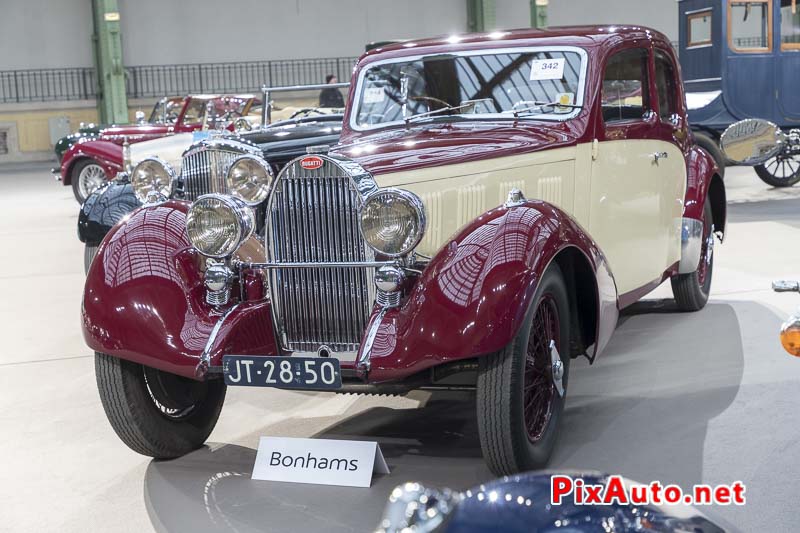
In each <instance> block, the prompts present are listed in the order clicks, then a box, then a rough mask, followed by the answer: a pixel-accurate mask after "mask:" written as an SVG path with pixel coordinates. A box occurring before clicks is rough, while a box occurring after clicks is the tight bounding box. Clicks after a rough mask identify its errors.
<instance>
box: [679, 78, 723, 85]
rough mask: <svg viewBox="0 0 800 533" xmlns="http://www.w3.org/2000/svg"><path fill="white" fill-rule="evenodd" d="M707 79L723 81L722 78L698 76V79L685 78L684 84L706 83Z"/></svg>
mask: <svg viewBox="0 0 800 533" xmlns="http://www.w3.org/2000/svg"><path fill="white" fill-rule="evenodd" d="M707 81H722V78H698V79H696V80H683V83H684V85H685V84H687V83H705V82H707Z"/></svg>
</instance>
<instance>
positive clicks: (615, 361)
mask: <svg viewBox="0 0 800 533" xmlns="http://www.w3.org/2000/svg"><path fill="white" fill-rule="evenodd" d="M720 333H721V334H720ZM743 367H744V355H743V349H742V340H741V334H740V328H739V322H738V319H737V316H736V313H735V312H734V310H733V308H732V307H731V306H730V305H728V304H722V303H714V304H710V305H709V306H707V307H706V309H705V310H703V311H702V312H701V313H691V314H684V313H676V312H673V311H672V310H670V308H669V305H668V304H667V303H666V302H662V301H660V300H650V301H645V302H642V303H640V304H637V305H636V306H634V307H633V308H631V309H630V310H628V311H627V312H626V313H625V315H624V316H623V320H621V323H620V325H619V327H618V329H617V331H616V332H615V335H614V337H613V338H612V340H611V343H610V345H609V346H608V349H607V350H606V352H605V354H604V355H603V356H602V357H601V358H599V359H598V361H597V362H596V364H595V365H593V366H592V367H590V366H589V365H588V363H586V362H585V360H583V359H579V360H574V361H573V362H572V368H571V374H570V393H569V397H568V401H567V409H566V411H565V418H564V424H563V427H562V433H561V437H560V440H559V443H558V447H557V450H556V452H555V454H554V456H553V458H552V461H551V465H550V466H551V468H553V469H575V468H578V469H594V470H601V471H607V472H611V473H620V474H623V475H625V476H627V477H629V478H632V479H637V480H640V481H645V482H649V481H651V480H655V479H659V480H661V481H663V482H665V483H679V484H680V485H682V486H684V487H688V486H691V485H692V484H694V483H698V482H700V481H701V480H702V471H703V468H702V467H703V464H702V462H703V449H704V441H705V437H706V431H707V426H708V423H709V421H710V420H711V419H713V418H714V417H716V416H717V415H719V413H721V412H723V411H724V410H725V409H726V408H727V406H728V405H730V403H731V402H732V401H733V399H734V397H735V396H736V393H737V391H738V388H739V385H740V383H741V379H742V373H743ZM278 426H279V425H278ZM272 429H274V427H273V428H272ZM257 434H260V435H271V434H272V435H275V436H279V433H277V432H271V428H270V427H264V428H260V430H259V432H258V433H257ZM316 436H317V437H320V438H334V439H347V438H354V439H359V440H374V441H377V442H378V443H379V444H380V446H381V449H382V450H383V453H384V455H385V456H386V459H387V462H388V464H389V466H390V468H391V471H392V473H391V474H390V475H387V476H377V477H375V478H374V479H373V485H372V487H371V488H370V489H355V488H342V487H328V486H315V485H301V484H291V483H272V482H265V481H251V480H250V474H251V472H252V467H253V463H254V460H255V450H253V449H251V448H246V447H242V446H236V445H216V444H212V445H209V446H207V447H204V448H202V449H201V450H198V451H196V452H194V453H192V454H189V455H187V456H185V457H183V458H180V459H177V460H173V461H153V462H151V463H150V465H149V467H148V469H147V473H146V475H145V483H144V493H145V503H146V506H147V509H148V512H149V515H150V517H151V520H152V522H153V524H154V525H155V527H156V529H157V530H159V531H169V532H173V531H186V530H191V531H195V532H202V531H219V530H231V531H234V530H235V531H256V530H258V531H286V530H292V531H317V530H325V531H364V530H370V529H372V528H374V527H375V526H376V524H377V523H378V519H379V517H380V514H381V511H382V509H383V506H384V503H385V501H386V497H387V495H388V493H389V492H390V491H391V489H392V488H393V487H394V486H396V485H397V484H399V483H403V482H405V481H409V480H414V481H419V482H422V483H424V484H428V485H431V486H449V487H452V488H458V489H464V488H467V487H469V486H473V485H476V484H479V483H481V482H483V481H486V480H488V479H491V478H492V477H493V476H492V474H491V472H490V471H489V470H488V468H487V467H486V466H485V464H484V462H483V459H482V458H481V452H480V442H479V439H478V431H477V423H476V420H475V410H474V397H473V396H472V395H469V394H461V395H460V396H459V397H456V398H453V397H449V396H448V395H443V394H437V395H433V396H431V398H430V399H429V400H428V401H427V402H426V403H425V405H424V406H422V407H421V408H419V409H405V410H394V409H389V408H384V407H376V408H372V409H369V410H367V411H364V412H362V413H360V414H358V415H356V416H352V417H350V418H348V419H345V420H341V421H338V422H336V423H334V424H332V425H330V426H328V427H327V428H325V429H324V430H322V431H321V432H319V433H318V434H317V435H316Z"/></svg>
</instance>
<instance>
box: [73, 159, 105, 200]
mask: <svg viewBox="0 0 800 533" xmlns="http://www.w3.org/2000/svg"><path fill="white" fill-rule="evenodd" d="M105 180H106V174H105V172H103V169H102V168H101V167H100V165H86V166H85V167H83V170H81V173H80V174H78V188H79V189H80V191H81V195H82V196H83V197H84V198H86V197H88V196H89V195H90V194H92V193H93V192H94V191H95V190H97V189H98V188H99V187H100V186H101V185H102V184H103V183H104V182H105Z"/></svg>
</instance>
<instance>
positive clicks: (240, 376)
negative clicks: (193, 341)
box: [222, 355, 342, 390]
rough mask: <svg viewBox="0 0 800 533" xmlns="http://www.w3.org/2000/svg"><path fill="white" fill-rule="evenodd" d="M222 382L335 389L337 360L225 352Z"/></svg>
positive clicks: (337, 384) (339, 375)
mask: <svg viewBox="0 0 800 533" xmlns="http://www.w3.org/2000/svg"><path fill="white" fill-rule="evenodd" d="M222 374H223V376H224V377H225V384H226V385H234V386H240V387H242V386H244V387H275V388H278V389H311V390H336V389H340V388H341V387H342V372H341V370H340V368H339V360H338V359H333V358H327V357H265V356H250V355H226V356H224V357H223V358H222Z"/></svg>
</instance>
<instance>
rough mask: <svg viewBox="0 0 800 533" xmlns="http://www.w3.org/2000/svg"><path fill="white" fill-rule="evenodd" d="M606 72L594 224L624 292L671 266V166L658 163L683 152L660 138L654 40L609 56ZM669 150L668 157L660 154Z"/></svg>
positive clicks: (593, 182)
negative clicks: (666, 187) (666, 190)
mask: <svg viewBox="0 0 800 533" xmlns="http://www.w3.org/2000/svg"><path fill="white" fill-rule="evenodd" d="M603 72H604V74H603V82H602V88H601V91H602V94H601V99H600V100H601V102H600V105H601V106H602V115H603V117H602V124H601V125H600V126H599V127H598V131H597V132H596V139H595V140H594V142H593V144H594V147H593V154H592V158H593V161H592V173H591V176H592V177H591V193H590V194H591V200H590V203H591V205H590V216H589V219H590V221H589V230H590V232H591V234H592V236H593V237H594V238H595V240H596V241H597V242H598V244H599V245H600V248H601V249H602V250H603V251H604V252H605V254H606V256H607V258H608V262H609V264H610V266H611V270H612V272H613V274H614V278H615V280H616V283H617V292H618V293H619V294H620V296H621V297H622V296H623V295H626V294H627V293H633V292H634V291H637V289H640V288H642V287H645V286H648V285H650V284H653V283H654V282H655V281H660V279H661V276H662V274H663V272H664V271H665V270H666V268H667V267H668V265H667V257H666V254H665V250H666V249H667V248H668V239H669V237H668V236H669V229H668V228H667V227H665V220H664V213H663V206H662V202H663V201H664V200H663V198H662V186H663V184H662V179H663V176H664V174H665V172H661V171H659V169H660V168H661V165H662V163H663V161H664V159H670V158H674V159H678V158H680V159H681V160H683V158H682V157H679V155H676V154H674V152H673V150H672V149H666V148H665V146H664V145H665V144H666V143H664V142H663V141H661V140H660V139H659V131H658V128H659V119H658V114H657V107H656V103H655V102H654V99H653V97H652V84H651V76H652V74H651V73H652V68H651V49H650V47H649V46H648V47H646V48H645V47H641V48H638V47H635V48H627V49H624V50H621V51H618V52H616V53H614V54H613V55H610V56H609V57H608V59H607V60H606V64H605V65H604V70H603ZM673 147H674V145H673ZM665 151H666V152H667V157H666V158H661V157H660V154H661V153H662V152H665ZM656 154H659V156H657V155H656Z"/></svg>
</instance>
